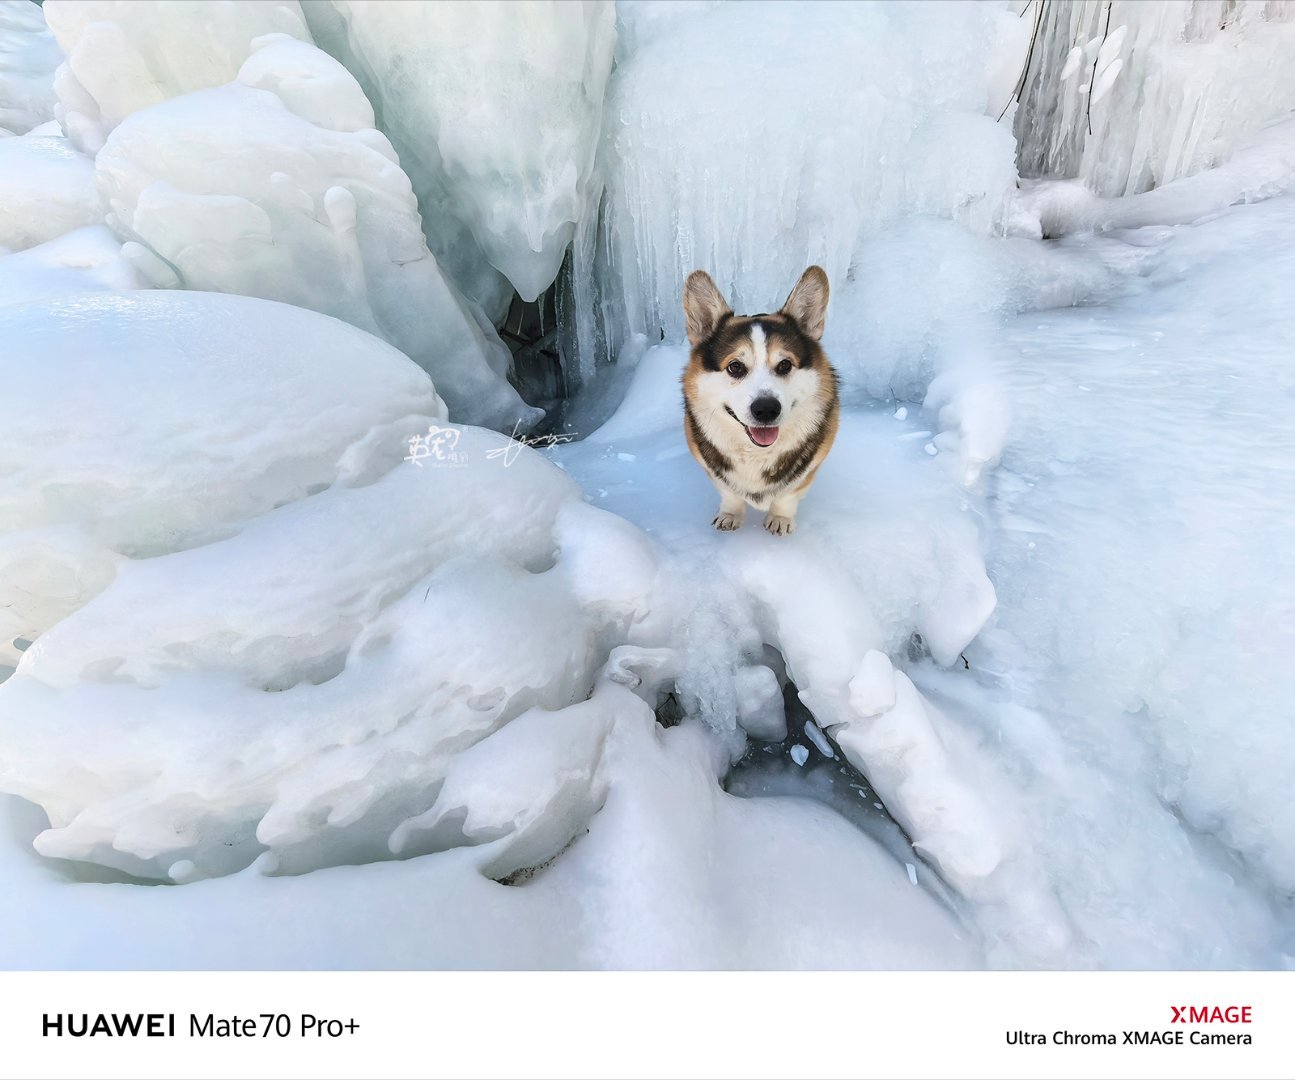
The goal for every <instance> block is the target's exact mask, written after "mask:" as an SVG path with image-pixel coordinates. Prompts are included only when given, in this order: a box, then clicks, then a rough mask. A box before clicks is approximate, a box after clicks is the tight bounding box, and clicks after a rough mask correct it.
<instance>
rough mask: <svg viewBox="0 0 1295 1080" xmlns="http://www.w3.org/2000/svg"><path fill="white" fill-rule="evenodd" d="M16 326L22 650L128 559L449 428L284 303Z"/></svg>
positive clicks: (414, 392) (431, 405)
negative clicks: (388, 445)
mask: <svg viewBox="0 0 1295 1080" xmlns="http://www.w3.org/2000/svg"><path fill="white" fill-rule="evenodd" d="M12 257H13V256H11V258H12ZM0 326H2V327H3V336H4V340H5V341H6V342H8V343H9V347H8V348H7V349H6V351H5V354H4V357H3V364H4V375H3V382H4V385H5V388H6V391H7V393H6V395H5V397H4V399H3V406H2V407H3V410H4V415H3V423H0V477H3V487H2V488H0V528H2V529H3V540H2V541H0V543H2V544H3V552H4V554H3V557H2V558H0V565H3V568H4V574H3V578H2V579H0V580H2V581H3V587H4V601H3V606H2V607H0V610H3V611H4V615H3V621H4V631H3V635H0V637H2V638H3V641H4V642H5V644H6V645H8V643H9V642H10V641H11V640H12V639H14V638H25V639H33V638H35V637H36V635H38V634H39V633H41V632H42V631H44V630H45V629H47V628H49V627H50V626H52V625H53V624H54V623H55V622H57V621H58V620H59V619H61V618H62V617H63V616H65V615H68V614H70V613H71V612H73V611H75V610H76V609H77V608H79V607H80V606H81V605H82V604H83V603H85V602H86V601H87V600H88V599H90V597H92V596H94V595H95V594H97V593H98V592H100V591H101V590H102V589H103V588H105V587H106V586H107V585H108V583H109V582H111V580H112V579H113V577H115V575H116V571H117V568H118V567H119V566H120V565H121V563H122V560H123V558H132V557H143V556H147V555H158V554H162V553H165V552H167V551H174V550H177V549H179V548H182V547H186V546H191V545H194V544H199V543H201V542H202V541H204V540H207V539H211V538H212V537H213V536H215V535H219V534H220V533H221V531H222V530H223V529H226V528H228V526H229V524H230V523H232V522H235V521H237V520H239V519H240V518H243V517H246V516H249V515H251V514H255V513H258V512H261V511H264V510H268V509H270V508H272V507H274V506H276V505H278V504H279V503H281V502H283V501H285V500H289V499H293V498H300V497H301V496H302V495H304V494H305V493H306V492H308V491H310V490H312V489H313V488H315V487H317V486H326V485H328V484H331V483H333V482H334V481H335V480H337V479H338V478H339V476H341V475H343V472H344V471H349V473H351V474H354V475H362V474H363V472H362V470H363V468H364V467H365V462H366V458H367V456H368V455H370V454H373V453H376V452H377V451H376V449H373V448H370V447H368V446H366V445H365V444H364V440H365V438H366V437H374V438H376V436H377V435H379V434H380V433H381V432H382V431H383V428H384V427H385V426H387V425H391V424H392V423H395V422H400V423H401V426H402V429H403V430H408V427H409V426H413V425H414V423H415V419H414V418H417V417H423V416H429V417H436V416H441V415H443V411H442V410H443V406H442V404H441V403H440V400H439V399H438V398H437V397H436V394H435V391H434V390H433V389H432V386H431V383H430V382H429V381H428V380H427V378H426V376H425V375H424V374H423V373H422V372H421V371H419V369H418V368H417V367H415V366H414V365H412V364H411V363H410V362H409V361H408V360H407V359H405V358H404V357H403V356H401V355H400V354H399V353H397V352H396V351H395V350H394V349H392V348H391V347H390V346H388V345H385V344H384V343H382V342H380V341H377V340H376V339H374V338H371V337H369V336H368V335H366V334H364V333H362V332H361V331H359V330H355V329H353V328H351V327H348V326H346V325H345V324H344V323H339V322H337V321H335V320H332V319H328V318H325V317H324V316H320V315H315V314H314V313H313V312H305V311H302V310H300V309H298V308H292V307H288V306H286V305H280V304H272V303H269V302H267V301H262V300H252V299H248V298H245V297H232V296H217V295H208V294H202V293H155V292H140V293H106V292H100V293H87V294H83V295H79V296H71V297H65V298H60V299H57V300H47V301H37V302H32V303H27V304H19V305H14V306H6V307H3V308H0ZM297 383H302V385H301V386H300V387H296V384H297ZM289 386H293V387H294V389H293V391H292V393H291V394H289V393H288V392H287V389H286V388H287V387H289ZM69 388H72V389H71V390H69ZM352 447H354V449H353V450H352V451H351V458H349V459H348V458H346V456H345V455H346V453H347V451H348V448H352ZM6 652H7V653H11V654H12V648H11V647H10V648H7V649H6ZM15 658H16V657H15ZM107 666H108V667H112V666H113V664H112V663H111V662H109V663H108V664H107Z"/></svg>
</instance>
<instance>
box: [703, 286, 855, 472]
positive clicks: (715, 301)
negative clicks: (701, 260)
mask: <svg viewBox="0 0 1295 1080" xmlns="http://www.w3.org/2000/svg"><path fill="white" fill-rule="evenodd" d="M827 298H828V287H827V275H826V274H825V273H823V271H822V269H821V268H819V267H817V266H811V267H810V268H809V269H808V270H806V271H805V273H804V274H802V275H801V278H800V280H799V281H798V282H797V283H796V287H795V288H794V289H792V290H791V295H790V296H788V297H787V302H786V303H785V304H783V306H782V310H781V311H778V312H775V313H774V314H763V315H734V314H733V311H732V309H731V308H730V307H729V306H728V303H727V301H726V300H725V299H724V297H723V295H722V294H721V293H720V291H719V289H717V288H716V287H715V282H713V281H712V280H711V279H710V275H708V274H707V273H706V272H705V271H704V270H694V271H693V272H692V273H691V274H690V275H688V282H687V284H686V285H685V286H684V293H683V309H684V314H685V316H686V317H687V325H688V340H689V341H690V342H691V343H692V357H691V359H690V361H689V365H688V372H687V374H686V375H685V376H684V384H685V393H686V395H687V398H688V403H689V406H690V407H691V408H693V409H694V410H696V411H697V412H698V413H699V414H700V415H704V416H707V417H710V416H711V415H713V414H722V413H727V414H728V416H729V417H731V418H732V419H731V421H728V422H731V423H735V424H739V425H741V427H742V428H743V429H745V431H746V436H745V437H746V438H747V439H750V441H751V442H752V443H753V444H754V445H755V446H757V447H769V446H773V445H774V444H775V443H776V442H777V441H778V437H779V434H780V433H781V432H782V431H783V430H784V429H787V428H792V429H794V428H796V427H799V426H800V422H801V421H804V422H805V423H808V424H813V423H817V422H818V420H819V418H820V417H821V416H822V415H823V411H824V409H825V408H826V403H827V401H828V400H829V398H830V396H831V393H832V390H833V388H834V387H835V378H834V375H833V372H832V369H831V366H830V365H829V364H828V362H827V356H826V355H825V354H824V352H823V349H822V347H821V346H820V345H819V339H820V338H822V336H823V323H824V319H825V317H826V315H827ZM734 430H735V431H736V430H737V429H736V427H735V428H734Z"/></svg>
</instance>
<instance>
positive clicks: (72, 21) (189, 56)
mask: <svg viewBox="0 0 1295 1080" xmlns="http://www.w3.org/2000/svg"><path fill="white" fill-rule="evenodd" d="M45 17H46V19H47V20H48V21H49V26H50V29H51V30H52V31H53V33H54V36H55V37H56V38H57V39H58V43H59V45H61V46H62V47H63V51H64V52H65V53H66V54H67V59H66V61H65V62H64V64H63V66H62V67H61V68H60V69H59V72H58V76H57V78H56V79H55V88H56V90H57V92H58V108H57V110H56V112H57V116H58V119H59V122H60V123H61V124H62V125H63V130H64V131H65V132H67V134H68V137H69V138H71V140H72V141H73V143H75V144H76V146H77V147H78V148H79V149H81V150H84V151H85V152H87V153H89V154H95V153H97V152H98V150H99V148H100V147H101V146H102V145H103V142H104V139H106V138H107V137H108V133H109V132H110V131H112V129H113V128H114V127H116V126H117V125H118V124H120V123H121V122H122V121H123V120H124V119H126V117H127V116H129V115H130V114H131V113H133V112H135V111H136V110H138V109H143V108H146V107H147V106H149V105H156V104H157V103H158V102H161V101H166V100H167V99H168V98H172V97H176V96H178V95H180V94H185V93H188V92H189V91H191V90H200V89H203V88H204V87H208V86H219V85H220V84H222V83H226V82H229V81H230V80H231V79H232V78H233V77H234V76H235V74H237V72H238V69H239V67H241V66H242V64H243V61H245V60H246V59H247V57H248V56H249V55H250V53H251V51H252V42H253V41H255V40H256V39H257V38H258V37H261V36H262V35H264V34H291V35H292V36H294V37H298V38H301V39H303V40H305V41H309V40H310V33H309V31H308V30H307V29H306V24H305V22H304V21H303V19H302V15H301V8H300V7H299V6H298V4H297V2H296V0H267V2H265V3H238V2H235V0H49V2H48V3H46V4H45Z"/></svg>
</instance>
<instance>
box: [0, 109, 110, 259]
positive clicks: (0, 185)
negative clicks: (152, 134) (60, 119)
mask: <svg viewBox="0 0 1295 1080" xmlns="http://www.w3.org/2000/svg"><path fill="white" fill-rule="evenodd" d="M102 221H103V208H102V206H101V204H100V201H99V195H98V193H97V192H96V191H95V187H94V163H93V162H92V161H91V160H90V159H89V158H87V157H86V156H85V155H83V154H80V153H78V152H77V151H76V150H75V149H74V148H73V147H72V145H71V144H70V143H69V142H68V141H67V139H64V138H61V137H60V136H56V135H35V134H28V135H19V136H17V137H15V138H8V139H0V250H4V249H7V250H8V251H21V250H23V249H24V248H29V247H34V246H35V245H37V244H43V243H44V242H45V241H46V240H53V239H54V238H55V237H58V236H62V235H63V234H64V233H67V232H71V231H72V230H73V229H79V228H80V227H81V226H83V225H93V224H97V223H99V222H102Z"/></svg>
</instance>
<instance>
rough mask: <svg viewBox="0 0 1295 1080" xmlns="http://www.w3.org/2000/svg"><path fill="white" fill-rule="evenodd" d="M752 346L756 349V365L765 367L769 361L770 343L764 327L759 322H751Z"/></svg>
mask: <svg viewBox="0 0 1295 1080" xmlns="http://www.w3.org/2000/svg"><path fill="white" fill-rule="evenodd" d="M751 347H752V348H753V349H754V350H755V366H756V367H758V368H762V367H764V366H765V364H767V363H768V362H769V343H768V341H766V340H765V336H764V327H763V326H761V325H760V324H759V323H752V324H751Z"/></svg>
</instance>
